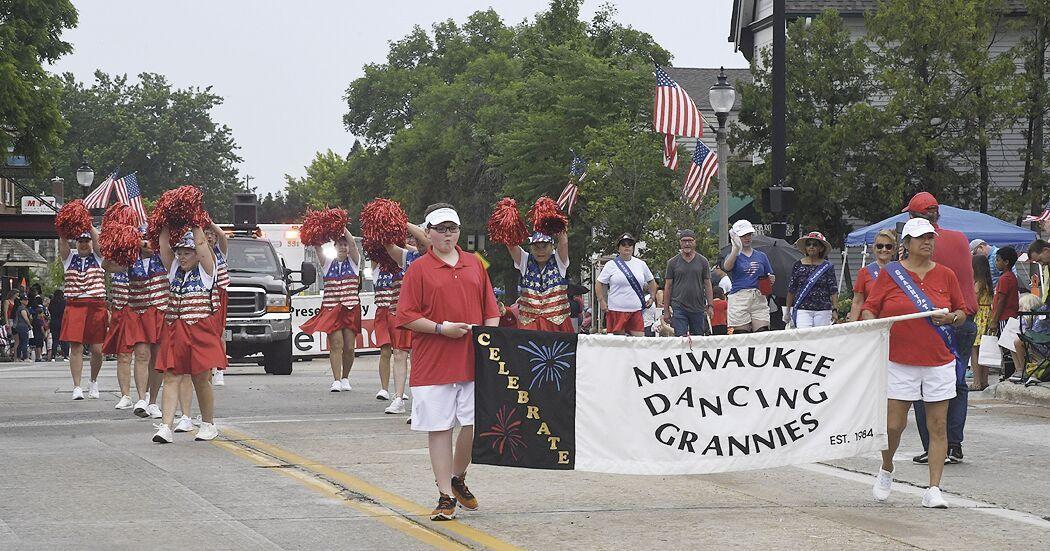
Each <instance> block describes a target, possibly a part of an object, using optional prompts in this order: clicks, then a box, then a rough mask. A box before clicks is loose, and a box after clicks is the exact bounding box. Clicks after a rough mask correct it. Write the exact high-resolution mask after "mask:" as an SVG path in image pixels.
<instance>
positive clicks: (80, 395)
mask: <svg viewBox="0 0 1050 551" xmlns="http://www.w3.org/2000/svg"><path fill="white" fill-rule="evenodd" d="M73 399H74V400H83V399H84V391H83V390H82V389H81V388H80V387H79V386H75V387H73Z"/></svg>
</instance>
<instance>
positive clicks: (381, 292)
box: [375, 251, 422, 312]
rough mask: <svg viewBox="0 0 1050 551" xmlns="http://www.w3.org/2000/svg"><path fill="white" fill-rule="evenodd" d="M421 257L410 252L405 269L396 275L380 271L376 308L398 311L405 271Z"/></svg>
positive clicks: (377, 281)
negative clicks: (398, 300)
mask: <svg viewBox="0 0 1050 551" xmlns="http://www.w3.org/2000/svg"><path fill="white" fill-rule="evenodd" d="M420 256H422V255H420V254H419V253H418V252H415V251H408V252H406V253H405V267H404V268H401V269H400V270H398V271H396V272H394V273H390V272H384V271H383V270H379V271H378V275H377V276H376V286H375V290H376V295H375V304H376V308H389V309H390V311H391V312H394V311H396V310H397V299H398V297H400V296H401V280H403V279H404V278H405V270H407V269H408V266H409V264H412V262H413V261H414V260H415V259H417V258H419V257H420Z"/></svg>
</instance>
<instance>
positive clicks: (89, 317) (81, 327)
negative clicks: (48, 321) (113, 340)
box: [58, 298, 106, 344]
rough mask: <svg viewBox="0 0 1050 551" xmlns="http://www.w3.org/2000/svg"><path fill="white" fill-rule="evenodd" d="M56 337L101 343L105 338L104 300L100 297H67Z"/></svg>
mask: <svg viewBox="0 0 1050 551" xmlns="http://www.w3.org/2000/svg"><path fill="white" fill-rule="evenodd" d="M58 338H59V340H61V341H63V342H69V343H80V344H102V343H103V342H104V341H105V340H106V301H104V300H102V299H100V298H71V299H68V300H67V301H66V309H65V312H64V313H63V315H62V331H61V332H60V333H59V337H58Z"/></svg>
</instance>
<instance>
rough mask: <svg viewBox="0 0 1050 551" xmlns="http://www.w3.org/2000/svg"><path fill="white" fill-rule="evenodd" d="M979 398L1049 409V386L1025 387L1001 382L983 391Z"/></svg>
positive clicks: (1044, 384)
mask: <svg viewBox="0 0 1050 551" xmlns="http://www.w3.org/2000/svg"><path fill="white" fill-rule="evenodd" d="M981 396H982V397H984V398H995V399H997V400H1006V401H1007V402H1015V403H1018V404H1028V405H1033V406H1043V407H1050V385H1048V384H1047V383H1043V384H1040V385H1033V386H1027V387H1026V386H1024V385H1019V384H1015V383H1010V382H1006V381H1003V382H1000V383H996V384H995V385H991V386H989V387H988V388H986V389H984V390H983V391H982V392H981Z"/></svg>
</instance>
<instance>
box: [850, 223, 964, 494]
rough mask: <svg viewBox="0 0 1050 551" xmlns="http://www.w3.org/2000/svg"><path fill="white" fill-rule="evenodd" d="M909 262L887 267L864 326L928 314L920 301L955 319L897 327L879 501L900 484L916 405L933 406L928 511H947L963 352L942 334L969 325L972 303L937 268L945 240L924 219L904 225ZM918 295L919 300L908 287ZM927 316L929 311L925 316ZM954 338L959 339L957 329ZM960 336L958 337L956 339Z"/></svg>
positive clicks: (864, 313) (876, 490) (938, 317)
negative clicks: (904, 439) (945, 480)
mask: <svg viewBox="0 0 1050 551" xmlns="http://www.w3.org/2000/svg"><path fill="white" fill-rule="evenodd" d="M903 234H904V248H905V250H906V251H907V253H908V254H907V255H906V257H905V259H904V260H901V261H900V262H899V263H898V262H893V263H890V264H888V265H886V266H885V268H884V269H883V270H882V271H881V273H880V274H879V277H878V279H876V280H875V284H874V285H873V286H872V289H871V293H870V295H869V296H868V298H867V300H865V301H864V306H863V307H862V309H861V313H860V314H861V319H865V320H867V319H874V318H888V317H893V316H899V315H903V314H912V313H915V312H918V311H920V308H919V307H918V306H917V305H916V303H915V302H914V301H913V296H914V295H919V296H922V295H925V297H926V299H927V300H928V301H929V303H930V306H931V307H932V308H947V309H949V310H951V312H949V313H947V314H934V315H933V316H932V317H929V318H925V319H914V320H908V321H899V322H896V323H894V324H893V325H892V326H891V327H890V357H889V362H888V370H889V372H888V375H889V376H888V380H887V398H888V399H889V400H888V405H887V408H886V414H887V417H886V431H887V433H888V434H887V436H888V438H887V440H888V444H889V447H888V449H886V450H883V452H882V468H881V469H879V474H878V475H877V477H876V479H875V486H874V487H873V488H872V495H873V496H874V498H875V500H876V501H883V500H885V499H886V498H887V497H889V495H890V489H891V486H892V483H893V454H894V453H896V451H897V446H899V445H900V439H901V434H902V433H903V432H904V429H905V427H906V426H907V424H908V409H909V408H910V407H911V403H912V402H913V401H916V400H922V401H923V402H925V405H926V426H927V428H928V429H929V431H930V449H929V454H930V455H929V458H930V460H929V467H930V487H929V488H928V489H927V490H926V493H925V494H924V495H923V497H922V505H923V507H936V508H945V507H947V506H948V503H947V502H946V501H944V498H943V497H941V491H940V488H939V487H938V486H939V485H940V482H941V473H942V471H944V458H945V456H946V454H947V453H948V432H947V422H948V400H949V399H951V398H954V397H955V379H956V377H955V363H956V356H955V352H954V351H953V350H952V349H951V348H949V346H948V345H947V344H946V343H945V340H944V338H945V337H942V332H941V331H942V330H941V329H939V327H940V326H945V325H951V326H953V327H958V326H961V325H962V324H963V323H964V322H965V321H966V312H965V302H964V299H963V294H962V289H961V288H960V287H959V280H958V279H957V278H956V277H955V273H954V272H953V271H952V270H950V269H948V268H946V267H945V266H942V265H940V264H937V263H936V262H934V261H933V259H932V257H933V249H934V241H935V239H936V236H937V232H936V231H935V230H934V228H933V225H932V224H930V222H929V221H928V220H926V219H923V218H913V219H911V220H909V221H908V223H907V224H905V225H904V232H903ZM904 286H906V287H910V288H911V289H913V291H912V292H913V293H914V295H913V296H909V294H906V293H905V291H904V290H903V288H902V287H904ZM924 310H925V308H924ZM947 332H951V333H952V334H953V333H954V332H953V331H952V329H950V328H949V329H948V330H947ZM952 336H954V335H952Z"/></svg>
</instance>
